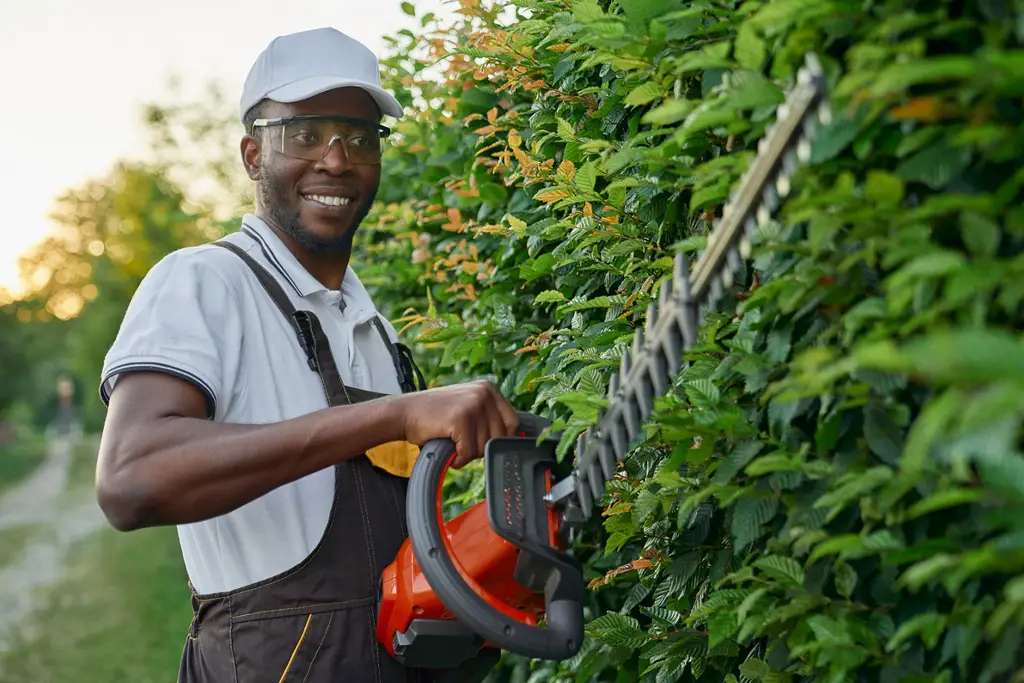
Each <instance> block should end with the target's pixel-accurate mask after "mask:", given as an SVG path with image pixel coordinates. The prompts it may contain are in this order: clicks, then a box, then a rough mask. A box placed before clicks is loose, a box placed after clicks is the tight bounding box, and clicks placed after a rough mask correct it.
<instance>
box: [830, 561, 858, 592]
mask: <svg viewBox="0 0 1024 683" xmlns="http://www.w3.org/2000/svg"><path fill="white" fill-rule="evenodd" d="M835 584H836V592H837V593H839V594H840V595H842V596H843V597H844V598H846V599H849V598H850V596H851V595H853V589H854V588H856V586H857V572H856V571H854V569H853V567H851V566H850V565H848V564H847V563H845V562H837V563H836V567H835Z"/></svg>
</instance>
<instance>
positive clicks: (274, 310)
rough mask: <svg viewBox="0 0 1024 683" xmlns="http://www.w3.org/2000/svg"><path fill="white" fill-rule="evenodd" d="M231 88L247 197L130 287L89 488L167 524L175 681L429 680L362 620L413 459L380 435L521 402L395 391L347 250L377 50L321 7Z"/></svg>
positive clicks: (462, 455) (369, 186) (371, 156)
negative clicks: (185, 618)
mask: <svg viewBox="0 0 1024 683" xmlns="http://www.w3.org/2000/svg"><path fill="white" fill-rule="evenodd" d="M240 108H241V117H242V122H243V124H244V125H245V126H246V130H245V135H244V137H243V138H242V141H241V158H242V163H243V165H244V167H245V171H246V173H247V174H248V176H249V178H251V179H252V180H253V182H254V183H256V188H257V192H256V207H255V213H254V214H246V215H245V217H244V219H243V220H242V226H241V229H240V230H239V231H238V232H235V233H232V234H231V235H228V236H226V237H225V238H223V239H222V240H219V241H218V242H214V243H210V244H206V245H203V246H200V247H194V248H188V249H182V250H180V251H177V252H175V253H173V254H170V255H169V256H167V257H166V258H164V259H163V260H162V261H160V263H158V264H157V265H156V266H155V267H154V268H153V269H152V270H151V271H150V272H149V273H148V274H147V276H146V278H145V280H144V281H143V283H142V284H141V286H140V287H139V289H138V291H137V292H136V294H135V296H134V298H133V299H132V302H131V305H130V306H129V308H128V310H127V312H126V314H125V318H124V321H123V323H122V325H121V328H120V330H119V333H118V335H117V338H116V340H115V342H114V344H113V346H112V347H111V349H110V350H109V352H108V355H107V358H106V361H105V363H104V369H103V376H102V384H101V395H102V397H103V399H104V401H106V402H107V405H108V414H107V420H106V424H105V426H104V430H103V437H102V442H101V445H100V454H99V464H98V468H97V475H96V481H97V489H98V497H99V502H100V505H101V506H102V508H103V511H104V512H105V514H106V516H107V518H108V519H109V520H110V522H111V524H112V525H113V526H114V527H116V528H117V529H120V530H132V529H139V528H143V527H150V526H157V525H171V524H173V525H177V528H178V535H179V539H180V543H181V548H182V554H183V559H184V562H185V566H186V569H187V571H188V576H189V583H190V586H191V590H192V593H193V596H192V603H193V609H194V612H195V615H194V618H193V621H192V624H191V626H190V628H189V632H188V635H187V638H186V642H185V648H184V652H183V655H182V662H181V669H180V673H179V681H181V683H205V682H214V681H216V682H223V683H242V682H245V683H248V682H250V681H296V682H298V681H303V682H305V683H320V682H325V683H326V682H327V681H330V682H331V683H340V682H341V681H360V682H364V681H374V682H377V683H393V682H397V681H418V680H423V681H426V680H429V676H428V674H427V672H421V671H413V670H407V669H405V668H403V667H401V666H400V665H398V664H397V663H396V662H395V661H394V660H393V659H391V658H390V657H389V656H388V654H387V652H386V650H384V649H383V648H382V647H380V646H378V644H377V643H376V641H375V637H374V628H375V606H376V594H377V588H378V579H379V577H380V573H381V571H382V570H383V569H384V568H385V567H386V566H387V565H388V564H389V563H390V562H391V560H392V559H393V558H394V556H395V554H396V552H397V551H398V549H399V547H400V545H401V543H402V542H403V541H404V539H405V537H406V535H407V531H406V527H405V507H404V506H405V493H404V492H405V485H406V483H407V480H406V479H405V478H404V475H407V473H408V468H407V467H404V466H403V464H402V463H401V462H397V463H396V461H395V459H394V457H390V458H389V457H388V454H389V453H390V454H391V456H394V454H395V452H396V451H395V448H394V445H395V444H398V445H399V446H398V451H397V452H398V453H399V455H401V454H403V453H405V449H404V448H403V447H402V446H403V445H405V444H406V442H408V443H411V444H416V445H422V444H424V443H425V442H427V441H428V440H430V439H435V438H451V439H452V440H454V442H455V444H456V448H457V452H458V454H459V455H458V459H457V462H456V466H461V465H463V464H465V463H466V462H468V461H469V460H472V459H473V458H476V457H479V456H480V455H482V453H483V449H484V445H485V444H486V442H487V441H488V440H489V439H490V438H492V437H496V436H505V435H508V434H511V433H513V431H514V430H515V428H516V423H517V418H516V414H515V411H514V410H513V409H512V407H511V406H510V405H509V403H508V402H507V401H506V400H505V399H504V398H503V397H502V396H501V395H500V394H499V393H498V392H497V390H496V389H495V388H494V386H493V385H491V384H490V383H486V382H477V383H469V384H462V385H458V386H452V387H446V388H439V389H430V390H423V387H419V388H420V389H421V390H419V391H412V390H413V389H414V388H416V387H414V380H413V372H412V368H411V364H410V358H409V356H408V353H407V349H404V347H402V346H401V345H399V344H398V343H397V342H398V339H397V335H396V333H395V330H394V328H393V327H391V325H390V324H389V323H388V322H387V321H386V320H384V319H383V318H382V317H381V316H380V315H379V314H378V313H377V311H376V309H375V307H374V304H373V302H372V301H371V299H370V297H369V295H368V294H367V292H366V290H365V289H364V288H363V286H362V285H361V284H360V282H359V279H358V278H357V276H356V274H355V273H353V272H352V270H351V269H350V268H349V267H348V264H349V258H350V255H351V250H352V242H353V237H354V236H355V233H356V230H357V228H358V226H359V223H360V221H362V219H363V218H364V217H365V216H366V214H367V212H368V211H369V209H370V206H371V204H372V203H373V201H374V197H375V195H376V192H377V189H378V185H379V182H380V152H381V144H382V142H381V141H382V138H383V136H385V135H386V134H387V131H386V129H383V128H382V127H381V125H380V122H381V120H382V118H381V117H382V115H389V116H392V117H396V118H397V117H400V116H401V115H402V109H401V107H400V106H399V104H398V102H397V100H395V98H394V97H393V96H392V95H391V94H389V93H388V92H386V91H385V90H383V89H382V88H381V86H380V75H379V65H378V62H377V59H376V57H375V56H374V55H373V53H372V52H370V51H369V50H368V49H367V48H366V47H364V46H363V45H361V44H360V43H358V42H357V41H355V40H353V39H352V38H350V37H348V36H346V35H344V34H342V33H340V32H338V31H336V30H334V29H328V28H325V29H318V30H313V31H305V32H301V33H296V34H292V35H287V36H282V37H280V38H277V39H275V40H274V41H273V42H271V43H270V45H269V46H268V47H267V48H266V49H265V51H264V52H263V53H261V54H260V56H259V58H258V59H257V60H256V62H255V64H254V65H253V67H252V70H251V72H250V73H249V76H248V78H247V79H246V82H245V86H244V92H243V94H242V97H241V107H240ZM421 383H422V381H421ZM387 444H391V447H387V446H386V445H387Z"/></svg>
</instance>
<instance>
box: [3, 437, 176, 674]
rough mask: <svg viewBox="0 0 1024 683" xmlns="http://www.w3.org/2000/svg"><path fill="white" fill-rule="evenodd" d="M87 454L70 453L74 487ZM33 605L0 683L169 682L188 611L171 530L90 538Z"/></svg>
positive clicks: (85, 473) (86, 468) (87, 465)
mask: <svg viewBox="0 0 1024 683" xmlns="http://www.w3.org/2000/svg"><path fill="white" fill-rule="evenodd" d="M90 453H92V455H93V456H94V455H95V452H94V449H92V450H90V449H88V448H85V449H82V450H80V451H77V452H76V461H79V460H80V461H81V462H80V463H79V465H78V468H77V469H78V475H79V476H77V477H72V479H80V480H81V481H80V483H81V484H85V483H86V482H87V481H88V478H89V472H90V471H91V469H92V467H93V465H94V462H95V459H94V457H92V458H90V457H89V454H90ZM90 460H91V461H92V462H90ZM39 605H40V608H39V610H38V611H37V612H35V613H34V614H33V615H32V616H30V617H29V618H28V619H27V620H26V622H25V623H23V624H22V625H21V628H20V630H19V631H18V633H17V634H16V636H15V638H14V640H13V642H12V643H11V645H10V647H9V648H7V649H6V650H5V651H3V652H0V683H26V682H27V681H76V682H77V683H167V682H168V681H174V680H176V678H177V672H178V665H179V662H180V657H181V649H182V645H183V644H184V642H185V633H186V630H187V628H188V624H189V621H190V620H191V615H192V609H191V605H190V602H189V593H188V588H187V585H186V574H185V569H184V567H183V565H182V561H181V554H180V551H179V549H178V542H177V535H176V534H175V531H174V529H173V528H158V529H145V530H142V531H136V532H132V533H128V534H125V533H120V532H117V531H114V530H112V529H110V528H104V529H102V530H101V531H99V532H97V533H95V534H93V535H92V536H90V537H89V538H87V539H86V540H84V541H82V542H81V543H80V544H79V545H78V546H77V547H76V548H74V549H73V550H72V551H71V553H70V555H69V558H68V565H67V571H66V574H65V576H64V578H63V579H62V580H61V581H60V582H58V583H57V584H55V585H53V586H51V587H49V588H48V589H47V590H46V591H44V592H43V594H42V595H41V598H40V603H39Z"/></svg>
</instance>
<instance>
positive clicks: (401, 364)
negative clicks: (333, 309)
mask: <svg viewBox="0 0 1024 683" xmlns="http://www.w3.org/2000/svg"><path fill="white" fill-rule="evenodd" d="M373 326H374V327H376V328H377V333H378V334H379V335H380V338H381V339H383V340H384V345H385V346H387V347H388V353H390V354H391V361H392V362H393V363H394V364H395V368H396V369H397V370H398V381H399V383H400V384H401V385H402V391H403V392H410V391H423V390H424V389H426V388H427V382H426V380H425V379H423V373H422V372H420V369H419V368H418V367H417V366H416V361H414V360H413V357H412V351H411V350H410V349H409V347H408V346H406V345H405V344H402V343H401V342H399V343H397V344H396V343H395V342H393V341H391V337H389V336H388V332H387V330H386V329H384V323H382V322H381V321H380V318H379V317H377V316H373Z"/></svg>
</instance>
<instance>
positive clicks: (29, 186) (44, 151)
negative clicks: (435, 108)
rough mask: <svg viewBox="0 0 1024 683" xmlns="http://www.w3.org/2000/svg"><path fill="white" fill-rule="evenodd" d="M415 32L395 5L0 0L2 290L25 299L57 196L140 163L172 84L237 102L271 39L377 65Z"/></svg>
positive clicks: (428, 2) (420, 2) (440, 3)
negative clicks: (335, 34) (360, 52)
mask: <svg viewBox="0 0 1024 683" xmlns="http://www.w3.org/2000/svg"><path fill="white" fill-rule="evenodd" d="M413 4H414V5H415V7H416V10H417V15H422V14H424V13H426V12H428V11H432V12H435V13H436V14H438V15H439V16H444V15H450V14H452V13H453V4H452V0H413ZM417 25H418V22H417V21H416V20H415V19H413V18H412V17H409V16H407V15H406V14H404V13H403V12H402V10H401V8H400V0H279V1H278V2H271V1H270V0H244V1H243V0H172V1H171V2H158V1H152V0H150V1H145V0H144V1H142V2H140V1H139V0H89V1H88V2H72V1H70V0H0V164H2V170H0V208H2V214H0V289H2V288H7V289H8V290H9V291H11V292H14V293H17V292H19V291H21V287H20V283H19V278H18V266H17V259H18V256H20V255H21V254H23V253H24V252H25V251H27V250H28V249H29V248H30V247H31V246H32V245H33V244H35V243H37V242H39V241H40V240H42V239H44V238H45V237H46V235H47V234H48V233H49V232H50V230H51V228H52V225H51V224H50V222H49V220H48V218H47V216H48V214H49V213H50V212H51V211H52V210H53V208H54V205H55V204H54V200H55V198H56V197H57V196H58V195H60V194H61V192H62V191H64V190H65V189H68V188H71V187H75V186H77V185H80V184H82V183H83V182H85V181H87V180H89V179H91V178H96V177H100V176H102V175H104V174H105V173H106V171H107V170H108V169H109V168H110V167H111V166H112V165H113V164H114V162H115V161H116V160H117V159H119V158H131V157H134V156H141V155H142V153H143V152H144V144H145V143H144V135H143V129H142V126H141V125H140V122H139V121H140V114H141V107H142V105H144V104H145V103H147V102H151V101H160V100H161V98H162V96H163V95H165V94H166V84H167V81H168V79H169V77H170V76H172V75H177V76H179V77H180V79H181V80H182V84H183V86H184V87H185V88H186V89H190V88H201V87H203V86H205V85H206V84H207V83H208V82H209V81H211V80H216V81H218V82H220V83H221V84H223V86H224V87H225V88H226V89H227V90H228V92H229V94H230V95H231V97H232V100H233V101H237V99H238V96H239V94H240V93H241V89H242V84H243V82H244V81H245V76H246V74H247V73H248V71H249V68H250V66H251V65H252V63H253V61H254V60H255V59H256V57H257V55H258V54H259V53H260V52H261V51H262V50H263V49H264V48H265V47H266V46H267V44H268V43H269V42H270V41H271V40H272V39H273V38H274V37H275V36H278V35H282V34H286V33H291V32H294V31H301V30H305V29H309V28H316V27H319V26H333V27H335V28H337V29H339V30H340V31H343V32H345V33H347V34H348V35H350V36H353V37H354V38H357V39H358V40H360V41H361V42H363V43H364V44H365V45H367V46H368V47H369V48H370V49H371V50H373V51H374V52H375V53H376V54H378V55H383V54H384V53H385V52H386V44H385V43H384V41H383V40H382V36H384V35H390V34H394V33H395V32H397V31H398V30H400V29H402V28H411V29H415V27H416V26H417Z"/></svg>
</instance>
